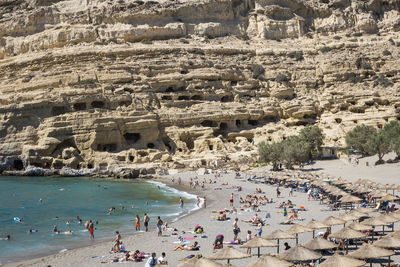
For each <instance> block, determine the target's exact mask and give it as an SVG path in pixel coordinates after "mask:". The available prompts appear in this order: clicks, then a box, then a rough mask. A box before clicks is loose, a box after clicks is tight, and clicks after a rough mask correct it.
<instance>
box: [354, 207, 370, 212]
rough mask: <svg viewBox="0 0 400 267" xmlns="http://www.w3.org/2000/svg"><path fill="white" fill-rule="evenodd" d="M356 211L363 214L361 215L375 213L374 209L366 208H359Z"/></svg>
mask: <svg viewBox="0 0 400 267" xmlns="http://www.w3.org/2000/svg"><path fill="white" fill-rule="evenodd" d="M355 210H356V211H358V212H361V213H371V212H374V210H373V209H370V208H365V207H359V208H357V209H355Z"/></svg>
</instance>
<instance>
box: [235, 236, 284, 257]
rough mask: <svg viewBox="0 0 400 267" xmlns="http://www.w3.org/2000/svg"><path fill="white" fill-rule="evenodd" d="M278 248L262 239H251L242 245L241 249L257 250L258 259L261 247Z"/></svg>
mask: <svg viewBox="0 0 400 267" xmlns="http://www.w3.org/2000/svg"><path fill="white" fill-rule="evenodd" d="M276 246H278V245H277V244H275V243H272V242H270V241H269V240H267V239H264V238H262V237H255V238H253V239H251V240H250V241H248V242H246V243H244V244H243V245H242V246H240V247H241V248H257V249H258V253H257V254H258V257H260V248H262V247H276Z"/></svg>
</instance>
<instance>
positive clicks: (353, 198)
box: [339, 195, 362, 203]
mask: <svg viewBox="0 0 400 267" xmlns="http://www.w3.org/2000/svg"><path fill="white" fill-rule="evenodd" d="M361 200H362V199H361V198H359V197H356V196H353V195H345V196H343V197H341V198H340V199H339V201H340V202H342V203H353V202H360V201H361Z"/></svg>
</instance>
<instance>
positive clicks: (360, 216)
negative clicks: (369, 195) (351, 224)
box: [350, 210, 368, 218]
mask: <svg viewBox="0 0 400 267" xmlns="http://www.w3.org/2000/svg"><path fill="white" fill-rule="evenodd" d="M350 214H351V215H353V216H354V217H358V218H362V217H368V215H367V214H365V213H363V212H359V211H357V210H352V211H350Z"/></svg>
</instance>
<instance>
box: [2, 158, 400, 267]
mask: <svg viewBox="0 0 400 267" xmlns="http://www.w3.org/2000/svg"><path fill="white" fill-rule="evenodd" d="M367 160H369V161H370V163H371V162H372V160H373V159H372V158H367V159H365V160H364V159H363V160H361V161H360V163H359V165H357V166H354V165H352V164H348V162H346V161H345V160H344V159H338V160H332V161H318V162H316V163H315V164H313V165H312V166H308V167H306V169H308V170H306V171H304V173H310V174H311V173H325V174H328V175H332V176H333V175H334V176H336V177H339V176H341V177H342V178H345V179H348V180H349V181H354V180H355V179H358V178H368V179H374V180H376V181H377V182H381V183H391V184H393V183H396V184H400V175H399V164H393V165H389V164H385V165H381V166H377V167H375V166H373V167H370V166H365V163H364V161H367ZM310 168H313V169H315V171H310V170H309V169H310ZM268 169H269V168H268V167H265V168H258V169H257V170H256V172H257V173H259V172H263V170H264V171H267V170H268ZM372 170H373V171H372ZM367 174H369V175H367ZM274 175H276V177H279V176H280V175H282V173H279V172H277V173H275V174H274ZM196 176H198V177H199V181H200V183H201V182H202V181H203V180H204V178H205V179H206V181H207V182H208V181H209V179H212V180H213V181H214V180H215V181H216V183H213V184H209V183H207V184H206V186H205V189H204V190H203V189H201V188H198V189H197V190H192V189H190V188H189V186H188V185H189V181H190V178H191V177H192V178H194V177H196ZM172 177H173V178H174V179H175V182H176V181H177V178H178V177H180V178H181V179H182V182H183V186H182V185H181V186H179V189H181V190H187V191H189V192H192V193H194V194H196V195H198V196H200V197H203V196H206V198H207V208H202V209H200V210H198V211H195V212H192V213H191V214H189V215H187V216H184V217H183V218H181V219H179V220H178V221H176V222H174V223H170V224H169V225H170V226H171V227H174V228H177V229H178V230H179V235H178V236H181V237H185V238H188V239H187V240H188V241H189V242H190V244H192V243H193V242H194V241H198V243H199V245H200V251H174V250H173V247H174V246H175V245H177V244H176V243H175V242H178V241H179V240H178V237H177V236H171V235H170V232H168V231H167V232H164V235H163V237H157V233H156V231H155V229H151V231H150V232H147V233H140V234H135V235H133V233H134V232H135V230H134V225H133V223H132V222H127V223H132V231H129V232H122V233H121V235H122V240H123V242H124V244H125V246H126V248H127V249H128V250H131V251H134V250H137V249H138V250H140V251H144V252H147V253H151V252H155V253H156V254H157V257H158V256H160V255H161V253H162V252H165V253H166V255H167V260H168V263H169V266H177V265H178V264H179V263H180V262H181V261H180V260H181V259H183V258H185V257H186V256H188V255H190V254H202V255H203V256H205V257H208V256H211V255H212V254H213V246H212V244H213V242H214V239H215V237H216V236H217V235H218V234H223V235H224V236H225V241H230V240H232V239H233V231H232V223H233V221H234V219H235V218H236V217H237V218H239V223H238V225H239V227H240V229H241V232H240V234H239V237H240V238H241V239H242V240H245V238H246V234H247V231H248V230H251V231H252V234H253V235H254V234H255V233H256V226H253V225H250V224H249V223H245V222H243V221H242V220H248V219H250V218H251V217H253V216H254V214H255V212H253V211H246V210H240V209H238V208H239V205H240V204H239V197H243V198H244V197H245V196H246V195H247V194H253V193H254V191H255V190H256V188H261V189H262V191H263V192H265V195H266V196H267V197H268V198H271V197H272V198H273V199H274V201H275V203H269V204H266V205H263V206H260V211H259V212H257V213H258V215H259V216H260V217H266V214H267V213H269V214H270V217H271V218H269V219H267V225H265V226H264V227H263V234H262V236H265V235H266V234H267V233H269V232H271V231H273V230H276V229H282V230H286V229H288V228H289V227H291V225H281V224H280V223H281V222H283V221H285V220H286V219H287V218H285V217H284V216H283V214H282V213H281V211H282V209H277V208H276V206H277V205H278V204H279V203H280V202H282V201H287V200H291V201H292V202H293V203H294V204H296V205H297V206H304V207H305V208H306V209H307V211H304V212H299V217H300V218H302V219H304V220H303V221H296V223H298V224H305V223H307V222H308V221H310V220H311V219H316V220H319V221H321V220H323V219H325V218H326V217H328V216H335V215H338V214H339V213H342V212H343V211H329V212H328V211H322V206H321V205H320V204H319V201H308V199H307V194H306V193H300V192H294V195H293V196H290V197H289V189H287V188H280V190H281V192H282V194H281V197H280V198H278V199H277V198H276V187H275V186H270V185H265V184H255V183H251V182H248V181H246V179H245V178H247V177H250V174H243V173H242V174H241V177H240V178H239V179H237V178H235V173H233V172H230V173H226V174H221V177H219V178H215V175H214V174H206V175H197V174H196V173H194V172H184V173H179V174H176V175H174V176H170V175H167V176H162V177H160V178H157V179H155V181H160V182H164V183H167V184H171V179H172ZM222 183H224V184H226V183H227V185H222ZM173 186H177V185H173ZM233 186H235V187H237V186H241V187H242V191H241V192H237V190H236V188H233ZM231 193H233V194H234V207H236V208H237V209H238V212H237V214H228V217H230V220H227V221H217V220H216V219H215V218H213V216H216V215H217V214H216V213H212V210H220V209H225V208H228V209H229V208H230V207H229V196H230V194H231ZM177 205H178V203H177ZM161 219H162V218H161ZM151 220H153V222H154V221H155V220H156V218H151ZM196 224H200V225H201V226H202V227H203V228H204V231H205V233H204V234H203V235H205V237H201V234H199V235H194V234H192V233H185V234H184V233H183V232H182V231H185V232H188V231H190V232H191V231H193V229H194V227H195V225H196ZM342 227H343V226H333V227H332V232H335V231H336V230H339V229H341V228H342ZM115 230H118V229H115ZM317 232H318V230H317ZM195 236H196V237H195ZM110 238H113V237H110ZM311 239H312V233H304V234H299V243H304V242H307V241H309V240H311ZM273 242H275V241H273ZM284 242H288V243H289V245H290V246H292V247H293V246H294V245H295V240H294V239H291V240H281V242H280V244H281V247H280V250H281V251H283V243H284ZM111 247H112V242H111V241H110V242H104V243H100V244H96V245H93V246H89V247H83V248H79V249H74V250H68V251H66V252H63V253H59V254H56V255H51V256H47V257H43V258H39V259H33V260H28V261H25V262H19V263H12V264H8V265H5V266H101V265H107V264H108V263H101V262H102V261H105V260H107V259H109V258H110V254H109V250H110V248H111ZM235 247H236V248H238V247H239V246H235ZM238 249H240V248H238ZM240 250H242V251H243V252H245V251H246V250H245V249H243V248H242V249H240ZM256 251H257V250H256V249H253V250H252V253H253V256H252V257H251V258H246V259H240V260H232V261H231V264H233V265H234V266H246V265H247V264H248V263H250V262H252V261H255V260H256V259H257V256H255V253H256ZM261 253H262V254H265V253H276V248H261ZM392 259H393V260H394V261H395V262H397V261H400V257H398V256H394V257H392ZM219 262H220V263H226V261H219ZM109 264H112V265H115V264H119V263H109ZM121 264H126V265H130V266H144V262H140V263H134V262H129V263H121Z"/></svg>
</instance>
